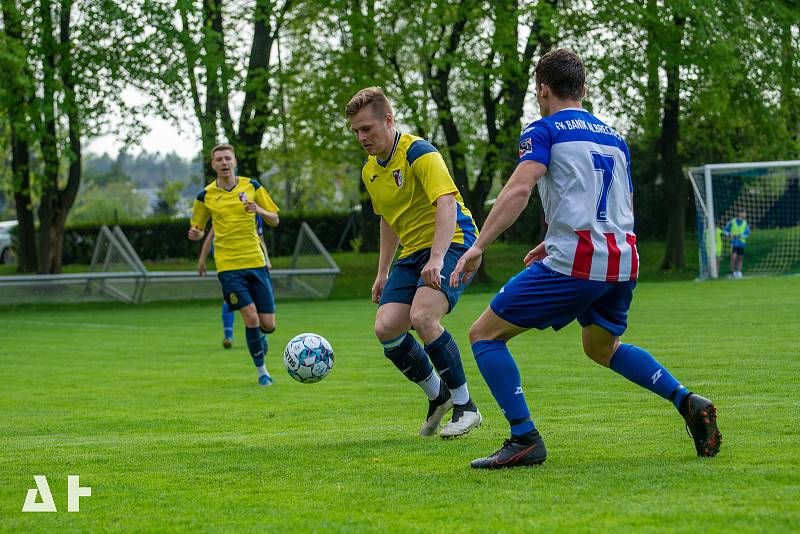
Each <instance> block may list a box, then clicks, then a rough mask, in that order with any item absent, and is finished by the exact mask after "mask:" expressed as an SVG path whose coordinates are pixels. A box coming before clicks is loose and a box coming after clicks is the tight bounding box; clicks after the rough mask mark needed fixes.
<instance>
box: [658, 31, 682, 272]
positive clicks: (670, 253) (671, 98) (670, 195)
mask: <svg viewBox="0 0 800 534" xmlns="http://www.w3.org/2000/svg"><path fill="white" fill-rule="evenodd" d="M684 20H685V19H683V18H675V21H674V22H675V26H676V28H673V31H674V34H673V38H675V39H676V40H675V43H680V37H681V36H682V35H683V24H684ZM672 49H673V50H677V48H672ZM666 74H667V90H666V94H665V96H664V118H663V121H662V125H661V143H660V149H661V150H660V151H661V174H662V176H663V177H664V183H665V186H666V191H667V206H666V208H667V213H668V219H667V249H666V252H665V254H664V260H663V261H662V262H661V269H662V270H668V269H672V268H677V269H682V268H684V267H686V258H685V256H684V246H683V239H684V234H685V232H686V206H687V201H688V198H687V195H688V187H687V180H686V178H685V177H684V176H683V171H682V170H681V164H680V159H679V156H678V141H679V139H680V134H679V123H678V119H679V115H680V88H681V85H680V84H681V80H680V63H679V61H678V60H677V59H675V58H667V66H666Z"/></svg>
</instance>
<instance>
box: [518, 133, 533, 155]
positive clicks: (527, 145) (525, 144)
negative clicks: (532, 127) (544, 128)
mask: <svg viewBox="0 0 800 534" xmlns="http://www.w3.org/2000/svg"><path fill="white" fill-rule="evenodd" d="M531 152H533V147H532V146H531V138H530V137H526V138H525V139H523V140H522V141H520V142H519V157H522V156H525V155H527V154H530V153H531Z"/></svg>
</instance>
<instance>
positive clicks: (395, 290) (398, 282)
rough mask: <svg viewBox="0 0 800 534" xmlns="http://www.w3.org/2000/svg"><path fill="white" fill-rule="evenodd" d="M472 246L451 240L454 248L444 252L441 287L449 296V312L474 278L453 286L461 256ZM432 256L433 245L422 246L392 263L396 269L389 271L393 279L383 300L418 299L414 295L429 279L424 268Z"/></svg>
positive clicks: (385, 289) (410, 300)
mask: <svg viewBox="0 0 800 534" xmlns="http://www.w3.org/2000/svg"><path fill="white" fill-rule="evenodd" d="M468 249H469V247H466V246H464V245H457V244H454V243H451V244H450V248H448V249H447V252H446V253H445V255H444V264H443V265H442V289H441V291H442V292H443V293H444V294H445V296H446V297H447V302H448V303H449V305H450V309H449V310H448V313H450V312H451V311H453V308H455V307H456V302H458V297H460V296H461V293H463V292H464V290H465V289H466V288H467V286H468V285H469V283H470V282H471V281H472V280H468V281H467V282H466V283H465V284H459V286H458V287H450V274H451V273H452V272H453V269H455V268H456V263H458V260H459V258H461V256H463V255H464V253H465V252H466V251H467V250H468ZM430 256H431V249H429V248H426V249H422V250H418V251H416V252H414V253H413V254H411V255H409V256H406V257H405V258H401V259H399V260H395V262H394V264H393V265H392V270H391V271H389V279H388V280H387V281H386V285H385V286H384V287H383V292H382V293H381V300H380V304H381V305H382V304H386V303H387V302H399V303H401V304H409V305H410V304H411V303H412V302H413V301H414V295H415V294H416V293H417V288H418V287H421V286H424V285H425V282H424V281H423V280H422V278H420V274H421V273H422V269H423V268H424V267H425V265H426V264H427V263H428V258H430Z"/></svg>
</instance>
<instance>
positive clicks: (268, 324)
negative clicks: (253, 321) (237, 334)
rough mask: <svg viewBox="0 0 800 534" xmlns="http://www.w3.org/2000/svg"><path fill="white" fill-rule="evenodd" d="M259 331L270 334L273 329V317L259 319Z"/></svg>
mask: <svg viewBox="0 0 800 534" xmlns="http://www.w3.org/2000/svg"><path fill="white" fill-rule="evenodd" d="M261 331H262V332H263V333H265V334H271V333H273V332H274V331H275V319H267V320H264V319H261Z"/></svg>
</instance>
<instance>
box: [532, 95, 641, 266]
mask: <svg viewBox="0 0 800 534" xmlns="http://www.w3.org/2000/svg"><path fill="white" fill-rule="evenodd" d="M526 160H532V161H537V162H539V163H541V164H542V165H544V166H545V167H547V173H546V174H545V175H544V176H543V177H542V179H541V180H539V183H538V185H539V195H540V196H541V198H542V206H543V207H544V214H545V221H546V222H547V225H548V227H547V234H546V235H545V240H544V241H545V249H546V251H547V257H546V258H545V259H544V260H543V262H544V264H545V265H547V266H548V267H550V268H551V269H553V270H554V271H557V272H559V273H562V274H566V275H569V276H574V277H576V278H583V279H587V280H601V281H606V282H622V281H626V280H635V279H636V278H637V276H638V274H639V255H638V253H637V251H636V235H635V234H634V233H633V182H632V181H631V174H630V152H629V151H628V146H627V145H626V144H625V141H624V140H623V139H622V136H620V135H619V134H618V133H617V132H616V131H615V130H614V129H613V128H611V127H609V126H607V125H606V124H604V123H603V122H602V121H600V119H598V118H597V117H595V116H594V115H592V114H591V113H589V112H588V111H586V110H584V109H581V108H568V109H563V110H561V111H559V112H557V113H554V114H553V115H550V116H549V117H545V118H543V119H541V120H538V121H536V122H533V123H532V124H530V125H529V126H528V127H526V128H525V129H524V130H523V131H522V134H521V135H520V139H519V161H520V162H522V161H526Z"/></svg>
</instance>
